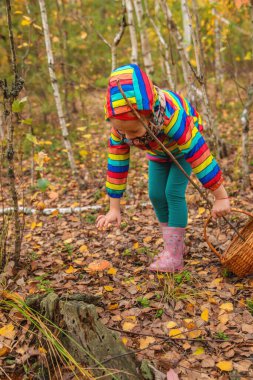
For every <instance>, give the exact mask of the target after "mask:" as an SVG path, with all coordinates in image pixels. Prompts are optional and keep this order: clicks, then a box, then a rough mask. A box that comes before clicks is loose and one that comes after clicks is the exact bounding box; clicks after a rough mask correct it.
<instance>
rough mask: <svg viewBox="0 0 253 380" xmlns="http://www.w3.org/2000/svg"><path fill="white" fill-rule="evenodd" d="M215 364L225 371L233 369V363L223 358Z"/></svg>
mask: <svg viewBox="0 0 253 380" xmlns="http://www.w3.org/2000/svg"><path fill="white" fill-rule="evenodd" d="M216 366H217V367H218V368H219V369H221V370H222V371H227V372H230V371H233V363H232V362H231V360H230V361H227V360H224V361H221V362H219V363H217V364H216Z"/></svg>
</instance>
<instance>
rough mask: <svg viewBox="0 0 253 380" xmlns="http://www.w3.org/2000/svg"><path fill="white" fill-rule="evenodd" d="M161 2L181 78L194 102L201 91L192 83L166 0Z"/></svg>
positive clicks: (185, 55) (178, 34) (190, 73)
mask: <svg viewBox="0 0 253 380" xmlns="http://www.w3.org/2000/svg"><path fill="white" fill-rule="evenodd" d="M159 1H160V4H161V8H162V11H163V13H164V15H165V18H166V23H167V27H168V29H169V31H170V32H171V35H172V37H173V39H174V41H175V45H176V48H177V50H178V54H179V56H180V58H181V64H182V72H183V78H184V82H185V84H186V86H187V89H188V90H187V92H188V97H189V99H190V101H191V102H192V103H193V104H194V103H195V101H196V97H198V98H202V92H201V91H199V90H198V89H197V88H196V87H195V86H194V84H193V81H194V79H193V74H192V71H191V69H190V66H189V63H188V59H187V53H186V49H185V46H184V41H183V37H182V35H181V33H180V31H179V29H178V27H177V25H176V23H175V22H174V20H173V16H172V13H171V10H170V8H169V6H168V4H167V1H166V0H159Z"/></svg>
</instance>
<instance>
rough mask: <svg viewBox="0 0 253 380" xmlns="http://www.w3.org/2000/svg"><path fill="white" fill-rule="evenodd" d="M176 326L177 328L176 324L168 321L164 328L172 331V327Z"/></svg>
mask: <svg viewBox="0 0 253 380" xmlns="http://www.w3.org/2000/svg"><path fill="white" fill-rule="evenodd" d="M176 326H177V323H176V322H173V321H169V322H168V323H166V327H167V328H168V329H173V327H176Z"/></svg>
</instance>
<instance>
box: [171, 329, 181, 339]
mask: <svg viewBox="0 0 253 380" xmlns="http://www.w3.org/2000/svg"><path fill="white" fill-rule="evenodd" d="M169 336H170V337H174V338H175V339H179V338H184V337H185V336H184V335H183V334H182V331H181V330H180V329H172V330H170V332H169Z"/></svg>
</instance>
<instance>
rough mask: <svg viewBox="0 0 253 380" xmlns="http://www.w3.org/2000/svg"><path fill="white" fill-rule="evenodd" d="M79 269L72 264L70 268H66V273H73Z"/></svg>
mask: <svg viewBox="0 0 253 380" xmlns="http://www.w3.org/2000/svg"><path fill="white" fill-rule="evenodd" d="M77 270H78V269H75V268H74V267H73V266H72V265H70V266H69V268H68V269H66V270H65V273H67V274H71V273H75V272H76V271H77Z"/></svg>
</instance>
